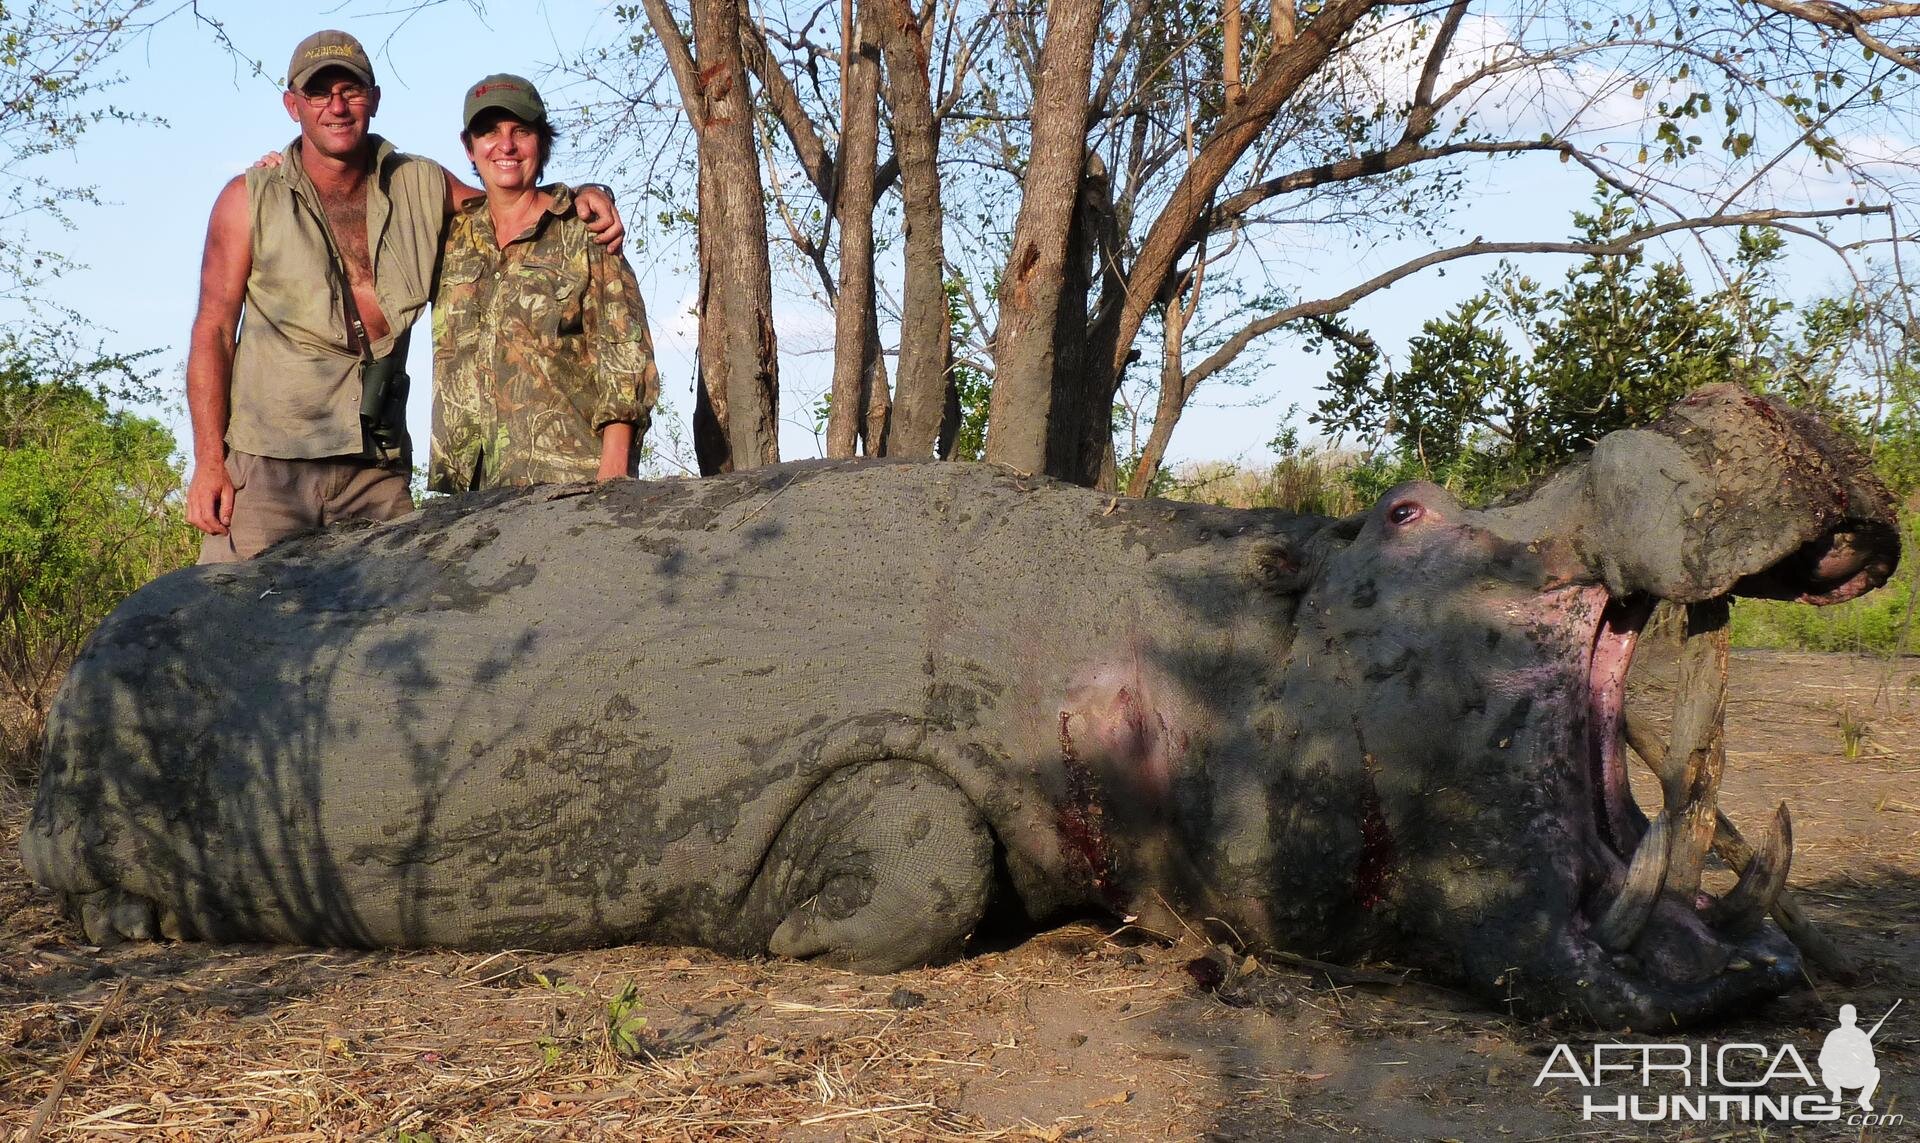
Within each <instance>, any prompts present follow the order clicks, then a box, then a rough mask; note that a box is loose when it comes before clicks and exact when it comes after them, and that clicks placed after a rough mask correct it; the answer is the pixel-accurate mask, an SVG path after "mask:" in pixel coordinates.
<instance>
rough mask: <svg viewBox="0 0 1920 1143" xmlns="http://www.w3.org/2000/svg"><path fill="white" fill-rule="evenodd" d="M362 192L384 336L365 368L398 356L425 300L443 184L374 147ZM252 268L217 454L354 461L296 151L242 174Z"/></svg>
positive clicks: (421, 163)
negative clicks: (226, 449)
mask: <svg viewBox="0 0 1920 1143" xmlns="http://www.w3.org/2000/svg"><path fill="white" fill-rule="evenodd" d="M370 141H371V142H372V143H373V146H374V159H373V163H374V174H373V177H372V178H371V179H369V180H368V182H367V250H368V251H369V253H370V254H371V257H372V261H373V287H374V294H375V296H376V297H377V298H378V299H379V301H380V312H381V313H383V314H385V315H386V318H387V324H388V327H389V332H388V334H387V336H385V337H383V338H381V339H380V340H379V341H377V342H375V343H374V344H373V346H372V349H373V352H374V354H375V356H381V357H384V356H386V355H387V354H389V353H392V352H395V351H396V350H399V351H402V352H404V350H405V348H406V345H405V338H406V335H407V331H408V329H409V328H411V327H412V325H413V323H414V321H415V320H416V319H418V318H419V316H420V312H421V311H422V310H424V309H425V308H426V306H427V302H428V300H429V299H430V298H431V297H432V293H433V269H434V265H435V263H436V262H437V261H438V260H439V257H440V237H441V234H442V233H443V231H444V230H445V229H446V218H447V176H446V172H445V171H444V170H442V169H441V167H440V164H438V163H436V162H434V161H432V160H431V159H422V158H419V157H417V156H414V155H405V154H401V153H400V152H398V151H396V150H394V147H393V144H392V143H389V142H387V141H386V140H385V139H382V138H380V137H379V136H377V135H375V136H372V137H371V138H370ZM246 180H247V208H248V215H249V227H250V231H251V236H252V241H253V268H252V271H251V272H250V273H249V274H248V275H247V293H246V301H245V308H244V309H243V310H242V314H241V322H240V341H239V344H238V345H237V346H236V347H235V348H234V355H233V383H232V389H231V390H230V393H231V396H230V410H231V411H230V412H229V414H228V421H227V444H228V445H229V446H231V447H232V448H235V449H238V450H239V451H241V452H250V453H254V454H256V455H258V456H273V457H283V458H288V459H311V458H315V457H327V456H345V455H351V454H358V453H360V452H361V451H362V449H363V447H364V443H365V442H364V439H363V437H362V432H361V426H360V356H359V354H357V353H355V352H353V351H351V350H349V349H348V348H347V316H346V300H345V299H346V293H347V289H348V286H347V280H346V276H345V273H344V271H343V270H342V269H341V267H340V264H339V261H338V259H336V258H335V257H334V255H333V248H332V245H331V244H330V242H329V241H328V236H327V229H326V222H325V217H326V216H325V214H324V213H323V212H322V210H321V206H320V196H319V193H318V192H317V191H316V190H315V189H314V186H313V181H312V180H311V179H309V178H308V177H307V172H306V168H305V167H303V166H301V164H300V141H299V140H298V139H296V140H294V141H293V143H292V144H291V145H289V146H288V147H287V149H286V151H285V152H284V153H283V157H282V160H281V163H280V165H279V166H278V167H273V168H264V167H256V168H254V169H252V170H249V171H248V172H247V174H246Z"/></svg>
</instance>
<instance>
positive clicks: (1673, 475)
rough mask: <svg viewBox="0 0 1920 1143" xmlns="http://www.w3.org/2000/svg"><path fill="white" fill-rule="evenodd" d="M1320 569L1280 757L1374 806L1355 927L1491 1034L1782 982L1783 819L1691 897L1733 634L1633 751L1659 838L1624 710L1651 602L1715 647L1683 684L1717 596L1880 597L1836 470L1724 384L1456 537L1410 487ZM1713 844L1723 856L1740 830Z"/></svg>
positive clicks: (1625, 1017) (1356, 522)
mask: <svg viewBox="0 0 1920 1143" xmlns="http://www.w3.org/2000/svg"><path fill="white" fill-rule="evenodd" d="M1319 543H1320V545H1321V546H1320V547H1319V549H1318V551H1317V552H1316V553H1315V554H1314V555H1313V557H1312V558H1311V559H1310V560H1309V561H1303V563H1302V566H1301V567H1299V569H1298V571H1297V574H1298V576H1299V578H1300V581H1301V583H1300V588H1299V599H1300V603H1299V609H1298V612H1297V616H1298V627H1297V630H1298V634H1297V637H1296V639H1295V641H1294V643H1293V645H1292V647H1291V650H1290V656H1291V662H1290V664H1289V672H1288V683H1287V688H1288V690H1289V692H1290V696H1289V699H1290V701H1289V706H1290V707H1292V708H1293V709H1298V710H1304V711H1310V712H1312V713H1311V714H1309V715H1305V716H1303V718H1302V726H1301V728H1300V729H1299V730H1296V732H1295V734H1296V739H1297V743H1296V746H1297V749H1298V750H1300V751H1301V752H1302V754H1303V756H1304V757H1305V758H1306V765H1307V766H1309V767H1313V766H1318V767H1321V768H1323V769H1327V768H1332V769H1340V770H1345V771H1347V772H1348V773H1349V775H1351V776H1357V777H1358V779H1359V780H1358V781H1357V782H1353V781H1349V782H1344V783H1341V784H1340V785H1341V786H1342V787H1343V788H1356V787H1357V788H1358V789H1360V790H1361V791H1362V793H1361V795H1360V800H1361V804H1360V805H1358V806H1354V807H1350V808H1351V809H1352V810H1353V811H1354V812H1353V813H1351V814H1346V815H1339V816H1341V817H1342V818H1344V819H1346V820H1348V821H1354V820H1357V822H1358V830H1357V835H1355V834H1354V833H1353V831H1352V830H1351V829H1349V837H1348V845H1347V846H1346V847H1345V852H1346V854H1347V855H1348V857H1349V858H1350V859H1351V861H1352V866H1351V868H1352V874H1351V876H1352V878H1353V885H1354V887H1355V891H1354V894H1353V896H1354V898H1355V900H1356V901H1357V902H1358V904H1357V906H1356V907H1357V908H1360V909H1363V910H1365V911H1366V912H1367V913H1368V914H1369V916H1368V920H1369V921H1370V922H1371V923H1372V925H1371V926H1369V925H1366V924H1363V925H1360V926H1358V928H1359V929H1360V930H1362V931H1370V929H1371V928H1377V929H1378V931H1383V932H1391V933H1393V934H1394V935H1395V940H1396V941H1397V942H1398V943H1399V945H1400V947H1401V948H1402V949H1403V950H1406V951H1409V952H1411V959H1413V960H1414V961H1416V962H1419V963H1423V964H1426V965H1428V966H1431V967H1434V968H1436V969H1439V970H1440V971H1442V972H1443V973H1445V974H1447V975H1452V976H1456V977H1458V978H1460V979H1464V980H1465V981H1466V982H1468V984H1469V986H1470V987H1472V988H1473V989H1474V991H1476V992H1477V993H1479V994H1480V995H1481V996H1483V997H1484V998H1487V999H1489V1000H1492V1001H1493V1002H1495V1003H1496V1004H1499V1005H1501V1006H1502V1007H1513V1008H1516V1009H1519V1010H1523V1011H1528V1012H1534V1013H1552V1012H1564V1013H1568V1014H1570V1015H1574V1016H1578V1017H1584V1018H1586V1019H1588V1020H1591V1021H1592V1022H1594V1023H1597V1024H1599V1025H1602V1026H1606V1027H1623V1026H1625V1027H1635V1028H1645V1029H1652V1028H1660V1027H1671V1026H1674V1025H1677V1024H1685V1023H1690V1022H1695V1021H1699V1020H1703V1019H1708V1018H1711V1017H1713V1016H1715V1015H1716V1014H1721V1013H1725V1012H1728V1011H1730V1010H1736V1009H1737V1008H1738V1006H1739V1005H1741V1004H1742V1003H1744V1002H1748V1001H1751V1000H1753V999H1755V998H1759V997H1763V996H1768V995H1772V994H1774V993H1777V992H1779V991H1781V990H1783V989H1784V988H1786V987H1788V986H1789V985H1790V984H1791V983H1792V982H1793V981H1794V980H1795V978H1797V977H1798V976H1799V973H1800V961H1799V953H1798V951H1797V949H1796V948H1795V945H1794V943H1793V942H1792V941H1791V940H1790V939H1789V938H1788V936H1787V935H1786V934H1785V933H1783V932H1782V931H1781V930H1780V929H1779V928H1777V927H1775V925H1774V924H1773V923H1772V922H1770V921H1768V920H1767V914H1768V912H1769V910H1770V909H1771V908H1772V907H1773V906H1774V905H1775V903H1776V899H1777V897H1778V895H1779V892H1780V888H1781V885H1782V884H1783V883H1784V881H1785V877H1786V867H1787V864H1788V861H1789V857H1790V850H1791V838H1790V832H1789V831H1790V826H1789V824H1788V820H1787V816H1786V812H1785V808H1784V807H1782V809H1781V811H1780V812H1779V813H1778V814H1776V815H1775V819H1774V821H1773V823H1772V826H1771V828H1770V829H1769V830H1768V831H1766V833H1765V836H1764V839H1762V838H1756V839H1755V842H1756V844H1755V846H1754V850H1755V851H1756V852H1757V856H1756V857H1754V858H1753V859H1751V860H1750V861H1743V862H1741V863H1740V864H1738V865H1736V868H1739V867H1740V865H1744V866H1745V875H1744V876H1743V877H1742V879H1741V881H1740V884H1739V885H1738V887H1737V888H1735V889H1733V890H1731V891H1729V892H1728V893H1727V894H1725V895H1724V896H1722V897H1720V898H1718V899H1716V898H1714V897H1712V896H1711V895H1709V894H1707V893H1704V892H1702V891H1701V890H1700V888H1699V871H1700V867H1701V864H1702V862H1703V860H1704V858H1705V853H1706V850H1707V847H1708V846H1709V845H1711V844H1713V843H1714V840H1715V838H1714V834H1715V829H1716V825H1715V820H1716V807H1715V805H1714V794H1715V786H1716V785H1717V782H1718V777H1719V753H1718V738H1717V729H1718V722H1719V713H1720V711H1722V710H1723V709H1724V707H1723V705H1719V704H1720V702H1721V689H1720V688H1723V687H1724V677H1725V676H1724V665H1725V643H1724V631H1723V628H1722V634H1721V637H1720V640H1719V642H1718V644H1717V646H1718V648H1719V651H1718V657H1719V662H1718V666H1719V669H1720V673H1719V674H1718V675H1717V676H1716V675H1715V674H1714V672H1713V670H1712V667H1713V666H1714V664H1713V663H1712V662H1711V660H1712V659H1713V657H1714V656H1713V655H1712V654H1708V655H1707V656H1706V657H1705V658H1706V660H1707V662H1706V663H1705V666H1704V667H1700V664H1698V663H1696V664H1695V667H1696V668H1699V669H1698V670H1697V671H1696V673H1697V674H1698V675H1699V679H1700V680H1701V681H1697V682H1696V684H1695V685H1694V686H1693V688H1692V694H1691V697H1683V698H1682V700H1680V702H1679V704H1678V705H1677V708H1676V713H1675V720H1674V721H1675V734H1676V741H1675V753H1674V757H1673V758H1672V759H1667V758H1662V757H1660V755H1661V754H1662V751H1661V749H1660V748H1659V743H1658V742H1657V741H1656V742H1654V743H1652V744H1648V743H1646V742H1645V741H1643V740H1642V739H1643V738H1644V737H1645V736H1644V734H1642V735H1639V736H1635V740H1634V744H1635V745H1636V746H1637V747H1640V748H1641V752H1642V753H1644V754H1652V755H1655V756H1656V757H1653V758H1650V759H1649V761H1650V762H1653V763H1656V764H1661V765H1667V766H1668V769H1667V771H1666V772H1664V773H1663V786H1664V788H1665V791H1666V794H1667V804H1666V805H1665V806H1664V807H1662V808H1661V809H1660V810H1659V812H1657V813H1654V814H1652V815H1651V816H1649V815H1648V814H1647V813H1646V812H1643V811H1642V810H1641V809H1640V808H1639V807H1638V806H1636V805H1635V803H1634V801H1633V799H1632V796H1631V794H1630V792H1629V790H1628V785H1627V780H1626V766H1627V759H1628V748H1627V745H1626V739H1627V738H1628V737H1629V736H1628V734H1627V725H1628V723H1629V722H1630V721H1631V720H1630V719H1628V718H1627V717H1626V712H1624V711H1623V709H1622V708H1623V701H1624V695H1625V679H1626V672H1627V666H1628V663H1629V661H1630V659H1631V656H1632V654H1633V651H1634V647H1635V642H1636V639H1637V637H1638V635H1639V634H1640V631H1641V628H1642V626H1643V625H1644V624H1645V623H1646V622H1647V620H1648V618H1649V616H1650V614H1651V613H1652V610H1653V607H1654V604H1655V603H1656V602H1658V601H1661V600H1667V601H1671V602H1673V603H1676V604H1683V605H1689V610H1688V613H1687V614H1688V615H1689V617H1690V619H1691V621H1692V622H1693V623H1694V624H1695V626H1696V627H1700V628H1701V629H1702V633H1703V637H1702V638H1701V639H1699V640H1689V642H1688V644H1687V648H1686V650H1684V651H1683V662H1684V661H1686V659H1687V656H1689V655H1693V656H1694V658H1696V659H1698V658H1699V657H1700V656H1699V655H1698V654H1697V653H1696V652H1697V649H1698V648H1699V647H1701V646H1705V647H1708V648H1709V649H1711V648H1712V647H1713V646H1714V645H1715V644H1714V643H1713V641H1712V640H1711V638H1710V636H1711V635H1712V634H1713V631H1712V629H1713V628H1714V627H1715V625H1716V624H1720V623H1723V622H1724V617H1725V607H1726V597H1727V596H1728V595H1730V594H1752V595H1762V596H1768V597H1774V598H1788V599H1796V600H1801V601H1805V602H1812V603H1823V602H1832V601H1835V600H1840V599H1846V598H1850V597H1852V596H1854V595H1857V594H1859V593H1861V592H1863V591H1866V590H1870V589H1871V588H1872V587H1874V586H1877V585H1878V584H1880V583H1882V582H1884V580H1885V579H1886V578H1887V576H1888V575H1889V574H1891V572H1892V570H1893V566H1894V563H1895V560H1896V559H1897V555H1898V539H1897V532H1896V530H1895V526H1894V514H1893V511H1892V506H1891V502H1890V499H1889V497H1888V496H1887V494H1886V492H1885V490H1884V488H1882V487H1881V486H1879V485H1878V484H1877V482H1875V481H1874V480H1873V478H1872V477H1871V476H1870V475H1869V474H1868V473H1867V469H1866V466H1865V464H1864V462H1862V461H1861V460H1860V459H1859V458H1858V456H1857V455H1856V454H1854V453H1853V451H1852V450H1851V448H1850V447H1849V446H1847V445H1846V444H1844V442H1842V441H1840V440H1839V439H1838V438H1837V437H1836V436H1835V435H1834V434H1832V433H1831V432H1830V431H1829V430H1826V429H1825V428H1823V427H1822V426H1820V425H1819V424H1818V423H1817V422H1814V421H1812V420H1811V419H1810V418H1803V417H1801V416H1799V415H1797V414H1794V413H1791V412H1789V411H1788V410H1785V409H1784V408H1782V407H1780V406H1777V405H1775V404H1773V403H1771V402H1768V401H1766V400H1763V399H1761V398H1757V397H1754V396H1752V395H1751V394H1748V393H1746V392H1744V391H1742V390H1738V389H1735V388H1733V387H1730V386H1722V387H1716V388H1714V389H1709V390H1703V391H1701V392H1700V393H1698V394H1696V395H1694V396H1693V397H1691V398H1689V399H1688V400H1687V401H1686V402H1684V403H1682V404H1681V405H1680V406H1677V407H1676V408H1675V409H1674V410H1673V411H1672V412H1671V413H1669V415H1668V416H1667V417H1666V419H1665V420H1663V421H1661V422H1660V423H1659V424H1657V425H1655V426H1653V427H1652V428H1650V429H1646V430H1635V431H1628V432H1619V433H1614V434H1612V435H1610V436H1608V437H1607V438H1605V439H1604V440H1602V441H1601V442H1600V443H1599V444H1598V446H1597V447H1596V448H1595V450H1594V451H1593V453H1592V454H1591V456H1590V457H1589V458H1588V459H1587V460H1586V461H1585V462H1584V463H1582V464H1580V465H1578V466H1576V467H1575V468H1572V469H1569V470H1566V471H1564V472H1562V473H1560V474H1559V475H1558V476H1556V477H1554V478H1553V479H1552V480H1551V481H1550V482H1548V483H1547V484H1545V485H1543V486H1541V487H1539V488H1537V489H1535V490H1534V491H1533V492H1532V493H1531V494H1530V495H1528V496H1526V497H1524V498H1522V499H1519V500H1516V501H1514V502H1512V503H1509V504H1505V505H1501V506H1497V507H1494V508H1490V509H1486V510H1472V509H1469V508H1466V507H1463V506H1462V505H1461V504H1460V502H1459V501H1458V500H1456V499H1455V498H1454V497H1453V496H1452V495H1450V494H1449V493H1447V492H1446V491H1445V490H1443V489H1441V488H1438V487H1436V486H1434V485H1431V484H1424V483H1414V484H1406V485H1402V486H1400V487H1398V488H1395V489H1394V490H1392V491H1391V492H1389V493H1388V494H1387V495H1386V496H1385V497H1384V498H1383V499H1382V500H1381V501H1380V502H1379V503H1378V504H1377V505H1375V506H1374V507H1373V508H1372V509H1371V510H1370V511H1368V512H1365V513H1363V514H1361V515H1358V516H1355V517H1350V518H1348V519H1345V520H1342V521H1339V522H1337V523H1334V524H1331V525H1329V527H1328V528H1327V530H1326V532H1325V533H1324V534H1323V536H1322V537H1321V538H1320V541H1319ZM1681 690H1682V691H1683V692H1686V691H1687V685H1686V684H1684V683H1683V685H1682V687H1681ZM1687 725H1691V726H1692V727H1693V729H1691V730H1687V729H1685V726H1687ZM1709 732H1711V733H1709ZM1682 734H1691V735H1692V740H1691V741H1689V742H1686V743H1682V742H1680V741H1679V740H1678V736H1680V735H1682ZM1316 756H1317V760H1316ZM1296 768H1297V767H1296ZM1719 829H1720V832H1721V839H1720V841H1721V846H1722V852H1723V854H1724V853H1726V852H1728V850H1727V849H1726V846H1727V844H1728V834H1729V832H1730V831H1732V830H1733V827H1732V826H1731V825H1730V824H1729V823H1727V822H1725V821H1724V820H1722V821H1721V822H1720V823H1719Z"/></svg>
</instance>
